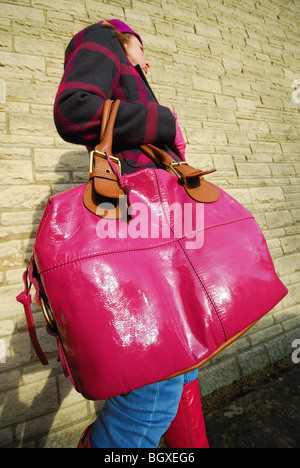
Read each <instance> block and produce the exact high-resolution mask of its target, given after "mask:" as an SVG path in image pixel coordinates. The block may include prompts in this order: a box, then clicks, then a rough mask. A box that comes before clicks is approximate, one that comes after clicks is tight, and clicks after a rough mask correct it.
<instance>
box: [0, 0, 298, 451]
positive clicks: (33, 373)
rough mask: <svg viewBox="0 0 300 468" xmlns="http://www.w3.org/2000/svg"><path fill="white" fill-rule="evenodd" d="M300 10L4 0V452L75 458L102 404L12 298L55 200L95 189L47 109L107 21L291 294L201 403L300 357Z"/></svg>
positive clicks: (237, 4) (208, 382) (168, 1)
mask: <svg viewBox="0 0 300 468" xmlns="http://www.w3.org/2000/svg"><path fill="white" fill-rule="evenodd" d="M299 6H300V2H299V0H231V1H230V0H193V1H189V0H159V1H158V0H151V1H148V2H147V1H142V0H108V1H107V0H105V1H101V0H99V1H95V0H85V1H84V0H73V1H69V0H64V1H62V0H19V1H13V0H11V1H3V0H1V1H0V127H1V143H0V167H1V169H0V183H1V197H0V236H1V244H0V262H1V272H0V301H1V302H0V303H1V317H0V405H1V406H0V415H1V416H0V446H19V447H36V446H40V447H72V446H74V445H76V441H77V438H78V436H79V434H80V432H81V430H82V428H83V427H84V426H85V424H86V423H87V422H88V421H90V420H93V418H94V416H95V412H97V411H98V410H99V408H100V407H101V404H102V403H101V402H100V403H97V404H96V405H95V404H94V403H91V402H87V401H85V400H84V399H83V398H82V397H81V396H80V395H78V394H77V393H76V392H75V391H74V390H72V388H71V384H70V382H69V381H68V380H67V379H65V377H64V376H63V375H62V373H61V370H60V365H59V364H58V363H57V362H56V360H55V355H56V353H55V346H54V343H53V341H52V339H50V338H48V337H47V336H46V333H45V332H44V328H43V325H44V324H43V319H42V317H41V313H40V311H39V310H38V309H37V308H36V309H35V317H36V321H37V324H38V326H39V327H38V332H39V336H40V338H41V342H42V344H43V346H44V347H45V349H46V350H47V351H48V353H49V356H50V361H51V365H50V367H49V368H43V367H42V366H41V365H40V364H39V362H38V361H37V359H36V358H35V356H34V354H33V353H32V349H31V347H30V343H29V339H28V333H27V329H26V324H25V319H24V316H23V313H22V310H21V308H20V307H19V305H18V304H17V303H16V301H15V296H16V295H17V293H19V292H20V290H21V287H22V285H21V274H22V272H23V269H24V266H25V265H26V262H27V260H28V258H29V257H30V253H31V248H32V245H33V242H34V237H35V233H36V229H37V226H38V224H39V220H40V218H41V215H42V212H43V209H44V207H45V203H46V200H47V197H48V196H49V195H50V194H53V193H58V192H61V191H63V190H65V189H67V188H70V187H71V186H74V185H76V184H79V183H83V182H85V181H86V178H87V171H88V158H87V155H86V153H85V150H83V149H81V148H80V147H75V146H72V145H69V144H66V143H64V142H63V141H62V140H61V139H60V138H59V136H58V135H57V133H56V130H55V127H54V124H53V119H52V106H53V100H54V96H55V93H56V90H57V87H58V84H59V81H60V77H61V74H62V71H63V55H64V48H65V46H66V45H67V43H68V42H69V40H70V38H71V37H72V35H73V34H75V33H76V32H78V31H79V30H80V29H82V28H83V27H85V26H87V25H89V24H92V23H94V22H96V21H98V20H100V19H104V18H106V19H108V18H113V17H118V18H120V19H123V20H126V21H127V22H128V23H129V24H130V25H131V26H132V27H133V28H136V29H137V30H138V31H139V32H140V33H141V35H142V37H143V39H144V43H145V49H146V54H147V58H148V59H149V60H150V62H151V69H150V82H151V84H152V85H153V89H154V90H155V92H156V93H157V96H158V98H159V100H160V102H161V103H162V104H165V105H168V106H170V107H172V108H173V110H174V111H176V112H177V113H178V115H179V120H180V124H181V126H182V128H183V132H184V136H185V139H186V141H187V143H188V145H187V153H188V159H189V161H190V162H191V163H193V164H194V165H196V166H199V167H201V168H203V169H206V168H210V167H212V166H215V167H216V168H217V169H218V172H217V173H216V175H213V176H211V177H212V180H213V181H215V182H216V183H217V184H219V185H220V186H221V187H222V188H224V189H225V190H228V192H230V193H231V194H232V195H233V196H235V197H236V198H237V199H238V200H239V201H241V202H242V203H243V204H244V205H245V206H246V207H247V208H248V209H250V211H252V212H253V214H254V215H255V217H256V219H257V221H258V223H259V224H260V226H261V228H262V229H263V231H264V234H265V236H266V238H267V241H268V245H269V247H270V250H271V254H272V256H273V259H274V261H275V265H276V269H277V271H278V273H279V275H280V277H281V278H282V280H283V281H284V283H285V284H286V285H287V286H288V288H289V291H290V293H289V295H288V297H287V298H286V299H284V301H283V302H282V303H281V304H280V305H278V306H277V307H276V309H275V310H274V311H272V312H271V313H270V314H269V315H268V316H266V317H265V318H264V319H263V320H262V321H261V322H260V323H259V324H258V325H257V326H256V327H255V328H254V329H252V330H251V332H250V333H248V334H247V335H246V336H245V337H244V338H242V339H241V340H240V341H239V342H237V343H236V344H234V345H233V346H231V347H230V348H229V349H228V350H227V351H225V352H223V353H222V354H221V355H220V356H219V357H217V358H216V359H215V360H214V361H212V362H211V363H209V364H208V365H207V366H205V367H204V368H202V369H201V371H200V383H201V387H202V393H203V394H209V393H211V392H212V391H213V390H215V389H217V388H219V387H221V386H224V385H227V384H229V383H231V382H233V381H234V380H238V379H240V378H241V377H244V376H246V375H249V374H251V373H252V372H254V371H256V370H258V369H262V368H264V367H266V366H267V365H268V364H270V363H274V362H276V361H278V360H279V359H281V358H283V357H285V356H288V355H291V354H292V342H293V340H294V339H296V338H300V318H299V303H300V287H299V286H300V273H299V263H300V248H299V247H300V242H299V241H300V204H299V196H300V121H299V109H300V91H299V88H300V54H299V50H300V49H299V27H300V24H299V23H300V14H299V11H300V9H299Z"/></svg>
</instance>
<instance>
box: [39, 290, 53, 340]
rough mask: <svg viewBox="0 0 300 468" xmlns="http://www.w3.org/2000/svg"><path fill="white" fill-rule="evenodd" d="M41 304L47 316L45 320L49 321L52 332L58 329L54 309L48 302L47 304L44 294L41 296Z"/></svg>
mask: <svg viewBox="0 0 300 468" xmlns="http://www.w3.org/2000/svg"><path fill="white" fill-rule="evenodd" d="M40 304H41V309H42V312H43V315H44V317H45V320H46V322H47V325H48V327H49V328H50V331H52V332H54V331H56V330H57V327H56V322H55V320H54V317H53V315H52V311H51V309H50V306H49V304H48V303H47V305H46V302H45V300H44V298H43V296H40Z"/></svg>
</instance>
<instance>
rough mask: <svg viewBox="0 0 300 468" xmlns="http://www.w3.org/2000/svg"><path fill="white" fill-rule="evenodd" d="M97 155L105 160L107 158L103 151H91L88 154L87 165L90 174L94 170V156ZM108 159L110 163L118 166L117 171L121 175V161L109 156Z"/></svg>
mask: <svg viewBox="0 0 300 468" xmlns="http://www.w3.org/2000/svg"><path fill="white" fill-rule="evenodd" d="M95 154H96V155H99V156H101V157H103V158H104V159H107V156H106V153H105V152H104V151H98V150H92V151H91V152H90V164H89V171H90V174H91V173H92V172H93V170H94V155H95ZM109 158H110V159H111V160H112V162H114V163H116V164H118V166H119V171H120V173H121V161H120V159H119V158H116V157H115V156H111V155H109Z"/></svg>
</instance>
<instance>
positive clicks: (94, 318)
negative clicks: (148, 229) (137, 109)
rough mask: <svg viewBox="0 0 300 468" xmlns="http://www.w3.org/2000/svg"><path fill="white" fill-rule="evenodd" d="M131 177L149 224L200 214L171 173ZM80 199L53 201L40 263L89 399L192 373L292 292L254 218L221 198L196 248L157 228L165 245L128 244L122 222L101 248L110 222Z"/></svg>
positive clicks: (207, 214) (77, 194)
mask: <svg viewBox="0 0 300 468" xmlns="http://www.w3.org/2000/svg"><path fill="white" fill-rule="evenodd" d="M127 178H128V180H129V182H130V184H131V192H130V202H131V203H137V202H140V203H144V204H146V206H147V207H149V208H150V207H151V209H152V210H153V211H152V212H153V213H155V216H154V221H153V222H154V223H155V222H157V220H162V219H164V213H166V212H167V211H168V207H169V206H170V205H172V204H173V203H175V202H177V203H180V204H181V206H184V204H185V203H186V204H187V203H190V204H193V206H194V208H195V209H196V205H197V202H195V201H193V200H192V199H190V198H189V197H188V195H187V193H186V192H185V190H184V188H183V187H182V186H181V185H180V184H179V182H178V179H177V177H175V176H173V175H171V174H170V173H168V172H166V171H163V170H153V169H145V170H143V171H141V172H138V173H135V174H132V175H130V176H127ZM84 189H85V185H83V186H79V187H76V188H74V189H71V190H69V191H67V192H64V193H62V194H59V195H56V196H54V197H52V198H51V199H50V200H49V202H48V205H47V208H46V210H45V213H44V217H43V219H42V221H41V224H40V227H39V230H38V234H37V239H36V244H35V247H34V258H35V261H36V264H37V267H38V271H39V273H40V276H41V278H42V282H43V285H44V288H45V291H46V294H47V296H48V299H49V302H50V305H51V308H52V311H53V314H54V317H55V320H56V322H57V325H58V329H59V332H60V336H61V340H62V343H63V347H64V350H65V354H66V357H67V360H68V365H69V368H70V371H71V373H72V377H73V379H74V381H75V385H76V388H77V390H78V391H80V392H81V393H82V394H83V395H84V396H85V397H86V398H88V399H92V400H93V399H95V400H97V399H104V398H109V397H111V396H113V395H118V394H122V393H126V392H128V391H130V390H132V389H135V388H138V387H141V386H143V385H146V384H150V383H153V382H155V381H159V380H162V379H165V378H167V377H168V376H170V375H172V374H174V373H176V372H179V371H183V370H184V369H187V368H189V367H191V366H194V365H196V364H197V363H199V362H201V361H202V360H203V359H205V358H207V357H208V356H210V355H211V354H212V352H214V351H215V350H216V349H217V348H218V347H219V346H221V345H222V344H223V343H224V342H225V341H227V340H228V339H230V338H231V337H232V336H234V335H235V334H237V333H238V332H240V331H242V330H244V329H245V328H246V327H247V326H249V325H250V324H252V323H253V322H255V321H256V320H258V319H259V318H261V317H262V316H263V315H265V314H266V313H267V312H269V311H270V310H271V309H272V308H273V307H274V306H275V305H276V304H277V303H278V302H279V301H280V300H281V299H282V298H283V297H284V296H285V295H286V294H287V289H286V288H285V286H284V285H283V284H282V282H281V281H280V280H279V278H278V276H277V275H276V273H275V270H274V266H273V262H272V259H271V257H270V254H269V251H268V249H267V245H266V242H265V239H264V237H263V235H262V233H261V231H260V229H259V227H258V225H257V223H256V222H255V220H254V218H253V216H252V215H251V214H250V213H249V212H248V211H247V210H246V209H245V208H244V207H242V206H241V205H240V204H239V203H237V202H236V201H235V200H234V199H233V198H231V197H230V196H229V195H228V194H226V193H225V192H224V191H222V190H220V192H221V195H220V199H219V200H218V201H217V202H216V203H212V204H206V205H205V206H204V228H205V229H204V232H203V227H202V224H203V223H201V222H199V224H198V223H196V221H195V220H194V226H196V224H197V226H198V231H199V236H200V233H202V235H203V233H204V243H203V246H202V247H201V248H199V246H198V248H194V249H191V248H188V245H189V244H188V243H187V239H186V238H185V237H182V238H178V239H177V238H176V237H175V236H174V234H173V232H172V230H173V225H172V223H171V229H170V230H169V229H168V233H169V236H168V238H163V237H162V226H161V225H160V230H159V233H160V235H159V236H158V237H156V238H150V239H149V238H136V239H132V238H130V237H129V236H128V235H127V236H124V232H125V231H124V228H125V227H126V226H127V227H128V225H130V223H132V222H136V219H135V220H134V219H133V220H131V221H129V224H127V222H125V221H118V222H117V227H118V229H116V224H113V223H116V222H115V221H105V222H106V223H107V225H106V227H108V225H109V226H110V229H111V232H117V235H116V236H115V237H116V238H113V239H112V238H109V237H107V238H102V239H101V238H99V224H98V223H99V222H103V221H101V220H100V219H99V218H98V217H97V216H95V215H93V214H92V213H90V212H89V211H88V210H87V209H86V208H85V207H84V205H83V201H82V199H83V193H84ZM202 209H203V205H202ZM199 213H200V214H201V211H199ZM146 221H147V220H146ZM146 221H145V222H146ZM148 221H149V220H148ZM171 221H173V217H171ZM200 221H201V220H200ZM150 222H151V221H149V223H150ZM122 223H123V224H122ZM121 224H122V225H121ZM124 224H125V225H124ZM162 225H163V227H164V228H165V222H162ZM154 227H155V232H156V233H157V232H158V231H157V229H158V226H154ZM121 228H123V229H121ZM152 228H153V225H152ZM156 228H157V229H156ZM97 233H98V234H97ZM122 233H123V234H122ZM164 234H165V232H164ZM200 237H201V236H200ZM191 239H194V235H191Z"/></svg>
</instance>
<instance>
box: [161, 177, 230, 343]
mask: <svg viewBox="0 0 300 468" xmlns="http://www.w3.org/2000/svg"><path fill="white" fill-rule="evenodd" d="M155 177H156V182H157V189H158V193H159V197H160V200H161V204H162V209H163V200H162V198H163V197H162V195H164V196H165V200H167V197H166V194H165V193H164V189H163V187H162V186H161V184H160V183H159V177H158V175H157V173H156V172H155ZM163 211H164V210H163ZM166 219H167V222H168V218H167V217H166ZM169 227H170V229H171V231H172V233H173V235H175V234H174V231H173V229H172V227H171V226H170V225H169ZM176 241H177V244H179V246H180V247H181V249H182V251H183V253H184V255H185V256H186V258H187V260H188V262H189V264H190V266H191V267H192V269H193V271H194V273H195V275H196V277H197V278H198V281H199V283H200V284H201V286H202V289H203V290H204V292H205V294H206V296H207V297H208V299H209V301H210V302H211V305H212V306H213V308H214V311H215V314H216V316H217V318H218V320H219V323H220V325H221V327H222V332H223V335H224V339H225V341H227V334H226V331H225V328H224V325H223V323H222V320H221V318H220V316H219V314H218V310H217V307H216V305H215V303H214V301H213V299H212V298H211V296H210V294H209V292H208V290H207V287H206V286H205V284H204V281H203V280H202V278H200V275H199V274H198V272H197V271H196V269H195V267H194V265H193V264H192V262H191V260H190V258H189V256H188V254H187V252H186V250H185V248H184V247H183V245H182V244H181V242H182V239H176Z"/></svg>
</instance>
